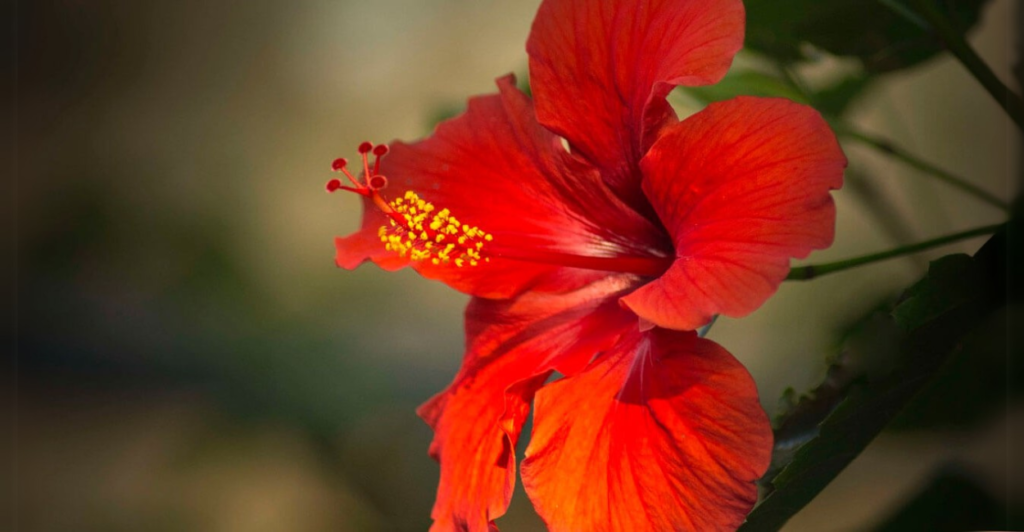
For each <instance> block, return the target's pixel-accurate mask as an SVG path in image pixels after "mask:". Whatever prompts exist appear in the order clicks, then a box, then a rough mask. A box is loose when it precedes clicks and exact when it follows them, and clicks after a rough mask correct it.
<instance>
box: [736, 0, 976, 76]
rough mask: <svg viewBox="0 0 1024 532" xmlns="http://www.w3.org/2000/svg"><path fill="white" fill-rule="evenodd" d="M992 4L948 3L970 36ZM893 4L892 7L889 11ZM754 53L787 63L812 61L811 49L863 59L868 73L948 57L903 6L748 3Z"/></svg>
mask: <svg viewBox="0 0 1024 532" xmlns="http://www.w3.org/2000/svg"><path fill="white" fill-rule="evenodd" d="M986 1H987V0H944V1H942V2H941V5H942V6H943V8H944V9H945V13H946V14H947V16H949V17H950V19H951V20H952V21H953V24H954V26H956V27H958V28H961V29H962V30H967V29H968V28H970V27H971V26H973V25H974V24H975V23H976V22H977V21H978V16H979V12H980V11H981V8H982V6H984V4H985V3H986ZM886 4H889V5H886ZM745 5H746V7H747V40H746V44H747V46H748V47H749V48H751V49H754V50H758V51H761V52H765V53H767V54H769V55H772V56H773V57H776V58H778V59H781V60H783V61H797V60H802V59H806V58H808V56H809V55H810V53H809V50H808V49H809V47H808V46H807V45H808V44H810V45H813V46H814V47H817V48H820V49H822V50H826V51H828V52H830V53H832V54H835V55H840V56H854V57H858V58H860V59H861V61H862V62H863V63H864V67H865V69H866V70H867V71H868V72H876V73H877V72H887V71H891V70H897V69H901V68H905V67H908V66H912V65H915V64H918V63H920V62H921V61H924V60H926V59H928V58H930V57H932V56H933V55H935V54H936V53H938V52H940V51H942V47H941V45H940V43H939V42H938V41H937V40H936V39H934V38H933V37H932V36H931V35H930V34H929V33H928V31H927V30H926V29H925V28H924V27H922V26H921V25H919V24H916V23H915V22H913V21H912V20H913V17H912V16H909V17H908V16H905V15H904V14H901V13H900V11H901V10H902V11H904V12H907V11H908V10H907V8H905V7H904V6H903V5H902V3H901V2H900V1H899V0H881V1H865V0H832V1H828V2H823V1H821V0H747V2H745Z"/></svg>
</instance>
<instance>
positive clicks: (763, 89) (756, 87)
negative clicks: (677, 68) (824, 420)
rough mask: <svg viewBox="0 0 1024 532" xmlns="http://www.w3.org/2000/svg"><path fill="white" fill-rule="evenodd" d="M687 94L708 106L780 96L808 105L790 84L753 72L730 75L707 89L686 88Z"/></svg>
mask: <svg viewBox="0 0 1024 532" xmlns="http://www.w3.org/2000/svg"><path fill="white" fill-rule="evenodd" d="M683 91H684V92H685V93H686V94H689V95H690V96H692V97H694V98H696V99H697V101H699V102H701V103H704V104H708V103H711V102H719V101H722V100H728V99H729V98H735V97H736V96H742V95H748V96H778V97H782V98H789V99H790V100H794V101H798V102H801V103H807V100H806V99H805V98H804V97H803V95H801V94H800V91H798V90H796V89H794V88H793V87H792V86H791V85H790V84H789V83H787V82H786V81H784V80H781V79H779V78H778V77H775V76H770V75H768V74H763V73H761V72H756V71H753V70H741V71H735V73H729V74H728V75H726V76H725V78H724V79H722V81H720V82H718V83H717V84H715V85H708V86H705V87H686V88H684V89H683Z"/></svg>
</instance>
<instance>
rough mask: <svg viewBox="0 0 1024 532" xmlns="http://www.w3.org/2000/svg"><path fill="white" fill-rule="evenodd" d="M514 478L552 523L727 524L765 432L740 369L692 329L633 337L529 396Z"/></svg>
mask: <svg viewBox="0 0 1024 532" xmlns="http://www.w3.org/2000/svg"><path fill="white" fill-rule="evenodd" d="M535 407H536V413H535V415H534V428H533V434H532V436H531V441H530V446H529V447H528V448H527V450H526V458H525V459H524V460H523V472H522V475H523V484H524V485H525V486H526V492H527V494H528V495H529V496H530V499H531V500H532V501H533V503H534V506H535V507H536V508H537V511H538V513H540V515H541V517H542V518H544V521H545V522H546V523H547V524H548V526H549V527H550V528H551V530H553V531H560V530H568V531H575V530H605V531H630V532H633V531H642V530H655V531H657V530H733V529H735V528H736V527H737V526H738V525H739V524H740V523H742V522H743V519H744V517H745V516H746V514H747V512H749V511H750V508H751V507H753V505H754V503H755V502H756V500H757V488H756V486H755V485H754V481H755V480H757V479H758V478H760V476H761V475H762V474H763V473H764V471H765V470H766V469H767V468H768V463H769V461H770V458H771V449H772V432H771V427H770V426H769V424H768V419H767V416H766V415H765V413H764V411H763V410H762V409H761V406H760V403H759V402H758V400H757V389H756V387H755V385H754V382H753V380H752V379H751V378H750V375H749V374H748V373H747V371H746V370H745V369H744V368H743V366H742V365H741V364H740V363H739V362H737V361H736V359H735V358H733V357H732V355H730V354H729V353H728V352H726V351H725V350H724V349H723V348H722V347H721V346H719V345H718V344H716V343H714V342H712V341H710V340H705V339H701V338H697V335H696V334H694V333H691V332H676V331H669V330H665V329H655V330H654V331H652V332H650V333H634V334H632V335H630V337H629V338H626V339H625V340H624V341H623V342H622V343H620V345H618V346H617V347H616V348H614V349H613V350H612V351H611V352H609V353H606V354H605V355H604V356H602V358H601V359H599V360H598V361H596V362H595V363H594V364H593V365H592V366H591V367H589V368H588V369H586V370H585V371H583V372H581V373H580V374H578V375H576V376H575V377H570V378H565V379H562V380H560V381H557V382H555V383H552V384H549V385H547V386H545V387H544V388H543V389H542V390H540V391H539V392H538V393H537V397H536V403H535Z"/></svg>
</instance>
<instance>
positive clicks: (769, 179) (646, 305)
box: [623, 97, 846, 330]
mask: <svg viewBox="0 0 1024 532" xmlns="http://www.w3.org/2000/svg"><path fill="white" fill-rule="evenodd" d="M845 166H846V158H845V157H844V156H843V152H842V150H841V149H840V147H839V144H838V143H837V142H836V138H835V135H834V134H833V133H832V131H831V130H830V129H829V127H828V124H826V123H825V121H824V120H823V119H822V118H821V116H820V115H819V114H818V113H817V112H816V111H814V110H813V109H811V108H809V107H806V106H803V105H799V104H796V103H793V102H791V101H789V100H783V99H767V98H751V97H744V98H736V99H733V100H729V101H726V102H721V103H717V104H712V105H710V106H708V107H707V108H706V109H705V110H704V111H702V112H700V113H697V114H696V115H693V116H692V117H690V118H688V119H686V120H685V121H683V122H681V123H679V124H677V125H676V126H673V127H672V128H670V129H669V130H666V133H665V134H664V135H663V136H662V137H661V138H660V139H659V140H658V142H657V143H656V144H655V145H654V146H653V147H652V148H651V150H650V152H649V153H648V154H647V156H646V157H644V159H643V161H642V162H641V168H642V169H643V172H644V185H643V189H644V192H645V193H646V194H647V197H648V198H650V200H651V204H652V205H653V206H654V209H655V211H657V213H658V217H659V218H661V220H662V222H663V223H664V224H665V227H667V228H668V230H669V233H671V235H672V239H673V241H674V242H675V247H676V257H677V259H676V261H675V262H674V263H673V265H672V266H671V267H670V268H669V270H668V271H667V272H666V273H665V274H664V275H663V276H661V277H660V278H659V279H657V280H655V281H654V282H651V283H649V284H648V285H646V286H644V287H642V288H640V289H639V290H637V291H636V292H634V293H632V294H630V295H629V296H627V297H625V298H624V299H623V303H625V304H626V305H627V306H629V308H631V309H633V311H634V312H636V313H637V314H638V315H639V316H641V317H642V318H644V319H647V320H649V321H651V322H653V323H655V324H657V325H659V326H662V327H667V328H672V329H680V330H689V329H695V328H697V327H699V326H701V325H703V324H704V323H707V322H708V320H710V319H711V316H712V315H714V314H719V313H721V314H726V315H729V316H744V315H746V314H748V313H750V312H752V311H754V309H756V308H757V307H759V306H760V305H761V304H762V303H764V301H765V300H766V299H768V297H769V296H771V295H772V294H773V293H774V292H775V290H776V289H777V288H778V286H779V284H780V283H781V282H782V280H783V279H784V278H785V277H786V274H787V273H788V272H789V259H790V257H806V256H807V254H808V253H810V251H811V250H812V249H821V248H825V247H828V246H829V245H831V244H832V237H833V232H834V229H835V205H834V204H833V202H832V197H831V195H830V194H829V191H830V190H834V189H837V188H839V187H840V186H842V180H843V168H844V167H845Z"/></svg>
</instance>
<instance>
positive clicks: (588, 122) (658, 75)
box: [526, 0, 744, 205]
mask: <svg viewBox="0 0 1024 532" xmlns="http://www.w3.org/2000/svg"><path fill="white" fill-rule="evenodd" d="M743 24H744V12H743V4H742V3H741V2H740V1H739V0H702V1H694V0H690V1H685V0H683V1H680V0H642V1H639V2H635V1H631V2H625V1H600V2H595V1H593V0H545V1H544V2H543V3H542V4H541V6H540V9H539V10H538V12H537V18H536V19H535V20H534V22H533V29H532V30H531V32H530V38H529V40H528V41H527V43H526V50H527V52H528V53H529V55H530V86H531V88H532V90H533V94H534V97H535V98H536V108H537V117H538V119H539V120H540V123H541V124H543V125H545V126H547V127H548V128H549V129H551V130H553V131H554V132H556V133H558V134H559V135H562V136H563V137H565V138H566V139H568V141H569V144H570V145H571V146H572V149H573V150H574V151H575V152H578V153H581V154H583V155H584V156H585V157H586V158H587V159H588V160H590V161H591V162H593V163H594V164H595V165H596V166H598V167H599V168H601V169H602V172H603V173H604V176H605V180H606V181H607V182H608V183H609V184H611V185H612V187H613V188H614V189H615V190H616V191H617V192H618V193H619V194H620V195H621V196H622V197H623V198H625V199H626V200H627V201H629V202H630V204H631V205H639V204H640V203H642V199H643V198H642V196H641V194H640V190H639V186H638V185H639V173H638V172H637V171H636V165H637V163H638V162H639V161H640V158H641V157H642V156H643V153H644V152H645V151H646V148H647V146H649V144H650V141H653V139H654V138H655V135H656V132H657V130H658V129H660V128H661V127H663V126H664V125H666V124H668V123H671V122H673V121H674V120H675V114H674V112H673V111H672V109H671V107H670V106H669V105H668V104H667V102H666V101H665V96H666V95H667V94H668V93H669V91H670V90H671V89H672V87H673V86H676V85H686V86H698V85H708V84H711V83H716V82H718V81H719V80H720V79H722V77H723V76H725V72H726V70H728V68H729V65H730V64H731V63H732V58H733V56H734V55H735V54H736V52H738V51H739V50H740V48H741V47H742V46H743Z"/></svg>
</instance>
